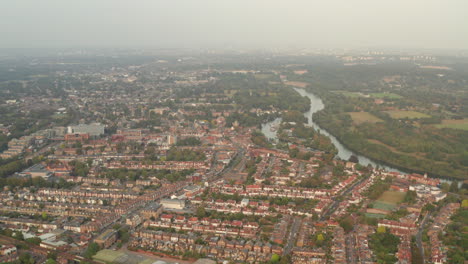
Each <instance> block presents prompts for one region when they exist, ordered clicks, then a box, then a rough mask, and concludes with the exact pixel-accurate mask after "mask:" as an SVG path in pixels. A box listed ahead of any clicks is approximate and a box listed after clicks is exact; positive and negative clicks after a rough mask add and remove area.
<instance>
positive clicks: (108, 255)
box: [93, 249, 125, 263]
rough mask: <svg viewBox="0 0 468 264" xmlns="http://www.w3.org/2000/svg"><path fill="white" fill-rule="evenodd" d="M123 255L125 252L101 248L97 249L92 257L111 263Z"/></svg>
mask: <svg viewBox="0 0 468 264" xmlns="http://www.w3.org/2000/svg"><path fill="white" fill-rule="evenodd" d="M123 256H125V253H122V252H118V251H114V250H109V249H103V250H101V251H99V252H98V253H97V254H96V255H94V257H93V259H96V260H100V261H104V262H106V263H111V262H114V261H115V260H117V259H118V258H121V257H123Z"/></svg>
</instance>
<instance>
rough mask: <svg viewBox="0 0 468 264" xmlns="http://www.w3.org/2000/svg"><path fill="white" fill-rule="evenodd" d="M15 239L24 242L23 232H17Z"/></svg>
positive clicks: (14, 235)
mask: <svg viewBox="0 0 468 264" xmlns="http://www.w3.org/2000/svg"><path fill="white" fill-rule="evenodd" d="M13 238H15V239H18V240H24V236H23V233H22V232H21V231H16V232H15V233H13Z"/></svg>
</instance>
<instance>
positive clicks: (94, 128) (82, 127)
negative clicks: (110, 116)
mask: <svg viewBox="0 0 468 264" xmlns="http://www.w3.org/2000/svg"><path fill="white" fill-rule="evenodd" d="M104 128H105V126H104V125H103V124H101V123H92V124H89V125H87V124H79V125H75V126H69V127H68V128H67V133H68V134H86V133H88V134H89V135H90V136H101V135H104Z"/></svg>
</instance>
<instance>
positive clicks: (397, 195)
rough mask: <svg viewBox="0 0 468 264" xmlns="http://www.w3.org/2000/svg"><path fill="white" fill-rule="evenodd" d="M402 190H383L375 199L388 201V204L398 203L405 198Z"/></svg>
mask: <svg viewBox="0 0 468 264" xmlns="http://www.w3.org/2000/svg"><path fill="white" fill-rule="evenodd" d="M405 194H406V193H404V192H396V191H385V192H384V193H382V195H381V196H380V197H379V199H377V201H380V202H383V203H388V204H394V205H396V204H398V203H400V202H401V201H403V199H404V198H405Z"/></svg>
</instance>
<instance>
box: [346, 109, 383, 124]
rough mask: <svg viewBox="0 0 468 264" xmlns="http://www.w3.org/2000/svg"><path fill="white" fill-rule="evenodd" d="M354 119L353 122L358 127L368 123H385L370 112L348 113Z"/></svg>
mask: <svg viewBox="0 0 468 264" xmlns="http://www.w3.org/2000/svg"><path fill="white" fill-rule="evenodd" d="M347 114H349V115H350V116H351V118H352V119H353V122H354V123H355V124H357V125H359V124H362V123H365V122H368V123H377V122H383V120H382V119H380V118H378V117H376V116H374V115H372V114H370V113H368V112H347Z"/></svg>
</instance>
